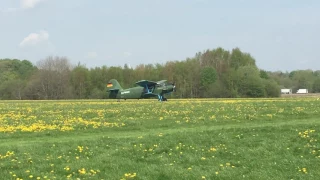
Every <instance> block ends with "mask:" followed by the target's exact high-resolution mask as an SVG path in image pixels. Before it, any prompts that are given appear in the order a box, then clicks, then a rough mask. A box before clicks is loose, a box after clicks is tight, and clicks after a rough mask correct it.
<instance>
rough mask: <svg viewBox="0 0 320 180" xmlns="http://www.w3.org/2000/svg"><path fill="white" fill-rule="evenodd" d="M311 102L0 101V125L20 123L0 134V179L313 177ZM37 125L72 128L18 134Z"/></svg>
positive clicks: (319, 118) (317, 154) (316, 151)
mask: <svg viewBox="0 0 320 180" xmlns="http://www.w3.org/2000/svg"><path fill="white" fill-rule="evenodd" d="M318 107H320V101H318V100H316V99H305V98H304V99H301V98H299V99H239V100H238V99H230V100H226V99H222V100H220V99H204V100H197V99H195V100H192V99H191V100H171V101H170V100H169V101H168V102H165V103H160V102H157V101H156V100H143V101H141V100H140V101H133V100H132V101H123V102H121V103H116V102H114V101H0V113H1V116H0V125H1V126H3V127H4V126H6V127H8V128H12V127H14V126H15V127H17V126H18V125H22V126H21V129H19V128H17V129H15V130H14V131H12V132H1V133H0V155H1V156H0V172H1V175H2V177H1V179H17V178H20V179H36V178H37V177H39V178H40V179H45V178H46V179H67V177H68V176H69V175H70V174H71V175H72V176H71V177H70V179H77V178H79V179H122V178H123V179H204V178H205V179H317V178H318V177H320V171H319V169H320V144H319V140H320V138H319V137H320V134H319V131H320V128H319V126H320V112H319V110H318ZM30 116H35V117H31V118H30ZM80 117H81V118H82V119H83V120H84V121H85V122H84V123H79V120H78V118H80ZM91 121H93V122H108V123H118V124H123V125H121V126H102V125H101V126H98V127H94V126H93V125H92V124H87V122H91ZM39 122H43V124H46V125H48V126H49V125H59V126H70V127H71V126H72V127H73V130H70V131H61V129H52V130H50V129H44V130H42V131H39V132H38V131H37V130H35V132H34V131H30V132H29V131H27V132H22V131H23V129H24V127H26V128H28V127H29V126H34V127H36V125H37V123H39ZM71 122H72V124H70V123H71ZM35 129H37V128H35ZM8 151H9V153H7V152H8ZM10 153H11V154H10ZM6 154H7V156H6ZM68 168H69V169H68ZM83 168H84V170H85V173H84V171H83ZM303 168H305V169H303ZM79 170H80V171H79ZM90 170H91V172H90ZM81 172H82V173H83V174H81ZM126 173H131V174H133V173H136V176H135V177H132V178H130V175H129V176H127V177H125V174H126ZM30 175H32V176H30Z"/></svg>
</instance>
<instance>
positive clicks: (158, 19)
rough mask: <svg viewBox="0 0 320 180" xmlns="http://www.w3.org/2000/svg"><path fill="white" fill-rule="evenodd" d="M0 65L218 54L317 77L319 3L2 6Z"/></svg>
mask: <svg viewBox="0 0 320 180" xmlns="http://www.w3.org/2000/svg"><path fill="white" fill-rule="evenodd" d="M0 28H1V30H0V59H3V58H17V59H21V60H22V59H27V60H29V61H31V62H32V63H34V64H36V63H37V62H38V61H39V60H42V59H45V58H46V57H48V56H64V57H67V58H68V59H69V60H70V62H71V63H73V64H78V62H80V63H81V64H83V65H86V67H89V68H91V67H97V66H98V67H101V66H103V65H106V66H108V67H110V66H123V65H124V64H129V65H130V66H131V67H135V66H137V65H139V64H156V63H160V64H165V63H166V62H167V61H175V60H179V61H181V60H185V59H186V58H192V57H194V56H195V54H196V53H197V52H203V51H205V50H207V49H215V48H217V47H222V48H224V49H226V50H232V49H233V48H236V47H238V48H240V50H241V51H243V52H246V53H250V54H251V55H252V56H253V57H254V58H255V60H256V64H257V66H258V67H259V68H260V69H264V70H268V71H292V70H297V69H312V70H320V52H318V51H320V33H319V32H320V1H319V0H307V1H301V0H281V1H279V0H269V1H259V0H224V1H221V0H152V1H150V0H134V1H132V0H1V1H0Z"/></svg>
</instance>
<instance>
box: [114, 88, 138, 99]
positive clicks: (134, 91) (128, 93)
mask: <svg viewBox="0 0 320 180" xmlns="http://www.w3.org/2000/svg"><path fill="white" fill-rule="evenodd" d="M142 93H143V87H133V88H129V89H123V90H119V91H118V92H110V93H109V98H111V99H141V98H142Z"/></svg>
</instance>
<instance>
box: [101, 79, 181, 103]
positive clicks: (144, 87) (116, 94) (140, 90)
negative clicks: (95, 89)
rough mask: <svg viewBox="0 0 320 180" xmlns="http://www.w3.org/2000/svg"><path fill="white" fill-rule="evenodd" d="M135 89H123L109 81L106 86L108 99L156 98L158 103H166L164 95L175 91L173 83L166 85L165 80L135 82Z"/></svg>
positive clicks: (113, 80)
mask: <svg viewBox="0 0 320 180" xmlns="http://www.w3.org/2000/svg"><path fill="white" fill-rule="evenodd" d="M136 84H137V85H138V86H137V87H132V88H129V89H123V88H122V87H121V86H120V84H119V82H118V81H117V80H115V79H111V80H110V81H109V82H108V84H107V92H108V93H109V98H110V99H118V101H120V99H124V100H127V99H146V98H150V97H157V98H158V100H159V101H167V98H165V97H164V95H165V94H168V93H171V92H173V91H175V88H176V86H175V85H174V83H168V82H167V80H161V81H157V82H154V81H148V80H141V81H138V82H136Z"/></svg>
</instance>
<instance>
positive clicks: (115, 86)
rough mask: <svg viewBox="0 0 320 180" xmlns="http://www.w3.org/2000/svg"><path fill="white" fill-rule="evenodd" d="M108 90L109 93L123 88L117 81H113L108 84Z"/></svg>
mask: <svg viewBox="0 0 320 180" xmlns="http://www.w3.org/2000/svg"><path fill="white" fill-rule="evenodd" d="M107 89H108V90H109V91H112V90H122V87H121V86H120V84H119V82H118V81H117V80H115V79H111V80H110V81H109V82H108V84H107Z"/></svg>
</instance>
